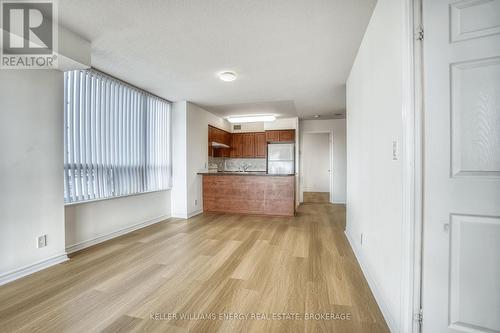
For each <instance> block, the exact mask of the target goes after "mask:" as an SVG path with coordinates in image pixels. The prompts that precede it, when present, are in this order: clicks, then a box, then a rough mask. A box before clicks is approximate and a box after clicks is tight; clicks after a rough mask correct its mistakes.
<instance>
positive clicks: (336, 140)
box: [300, 119, 347, 203]
mask: <svg viewBox="0 0 500 333" xmlns="http://www.w3.org/2000/svg"><path fill="white" fill-rule="evenodd" d="M300 132H301V136H303V135H304V133H318V132H329V133H333V151H332V154H331V155H332V170H333V185H332V188H333V191H332V192H333V195H332V202H335V203H345V201H346V181H347V175H346V169H347V162H346V159H347V156H346V120H345V119H325V120H302V121H300ZM302 141H303V140H301V163H302V154H303V147H302ZM301 170H302V168H301ZM302 179H303V174H302V171H301V182H302ZM303 192H304V189H303V188H301V189H300V196H301V201H302V200H303Z"/></svg>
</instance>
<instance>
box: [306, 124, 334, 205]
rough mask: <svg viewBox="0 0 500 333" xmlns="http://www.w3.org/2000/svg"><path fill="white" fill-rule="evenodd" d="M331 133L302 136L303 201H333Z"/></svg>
mask: <svg viewBox="0 0 500 333" xmlns="http://www.w3.org/2000/svg"><path fill="white" fill-rule="evenodd" d="M331 144H332V140H331V133H329V132H318V133H316V132H315V133H304V134H303V137H302V167H301V170H302V177H301V183H302V184H301V185H302V186H301V195H302V198H301V201H302V202H315V203H320V202H331V198H332V179H331V152H332V147H331Z"/></svg>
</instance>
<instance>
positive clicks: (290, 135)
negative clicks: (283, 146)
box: [279, 130, 295, 141]
mask: <svg viewBox="0 0 500 333" xmlns="http://www.w3.org/2000/svg"><path fill="white" fill-rule="evenodd" d="M279 136H280V141H295V130H284V131H279Z"/></svg>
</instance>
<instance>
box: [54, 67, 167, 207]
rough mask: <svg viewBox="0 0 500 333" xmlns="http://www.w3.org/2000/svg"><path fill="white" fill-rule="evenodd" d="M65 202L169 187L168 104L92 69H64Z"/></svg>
mask: <svg viewBox="0 0 500 333" xmlns="http://www.w3.org/2000/svg"><path fill="white" fill-rule="evenodd" d="M64 125H65V127H64V151H65V154H64V201H65V202H66V203H71V202H80V201H88V200H96V199H104V198H110V197H119V196H125V195H131V194H136V193H144V192H151V191H158V190H165V189H169V188H170V187H171V182H172V176H171V174H172V163H171V103H170V102H168V101H166V100H163V99H160V98H158V97H156V96H153V95H151V94H148V93H146V92H144V91H142V90H139V89H137V88H135V87H133V86H130V85H127V84H125V83H123V82H121V81H119V80H117V79H114V78H112V77H109V76H107V75H105V74H103V73H101V72H98V71H96V70H76V71H69V72H66V73H64Z"/></svg>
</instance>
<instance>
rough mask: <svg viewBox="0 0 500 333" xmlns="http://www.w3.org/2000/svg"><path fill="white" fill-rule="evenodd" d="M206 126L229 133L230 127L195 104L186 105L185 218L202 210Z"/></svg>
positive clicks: (205, 166) (206, 150)
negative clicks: (202, 172)
mask: <svg viewBox="0 0 500 333" xmlns="http://www.w3.org/2000/svg"><path fill="white" fill-rule="evenodd" d="M208 125H212V126H215V127H217V128H220V129H223V130H226V131H231V125H230V123H229V122H228V121H226V120H225V119H222V118H220V117H218V116H216V115H214V114H212V113H210V112H208V111H207V110H205V109H202V108H200V107H199V106H197V105H196V104H193V103H189V102H188V103H187V147H188V150H187V216H193V215H194V214H197V213H200V212H201V211H202V210H203V192H202V189H203V187H202V176H200V175H198V174H197V173H198V172H200V171H203V170H206V169H207V163H208Z"/></svg>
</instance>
